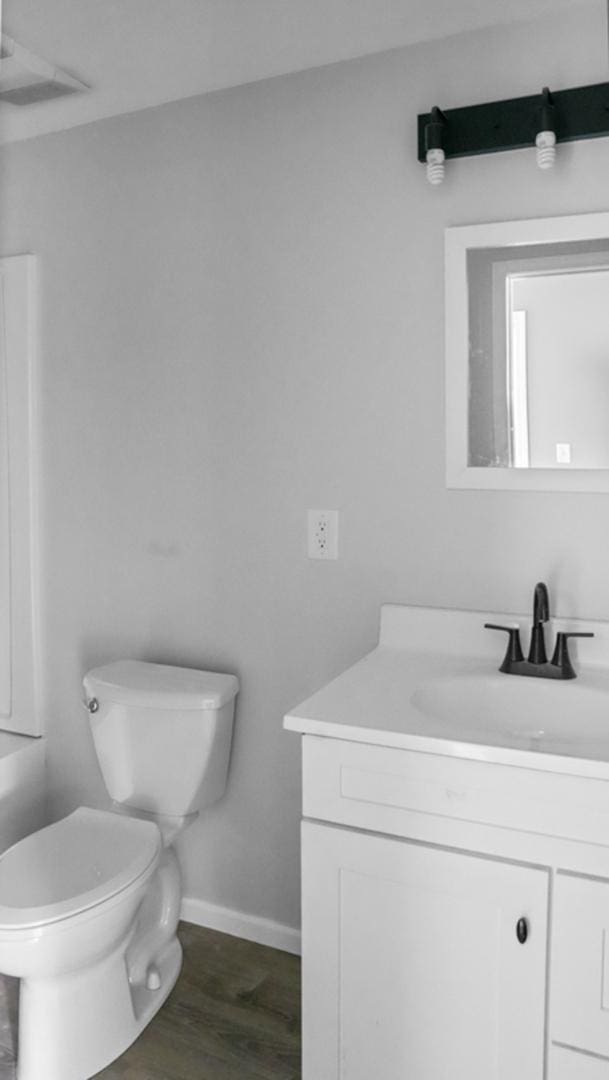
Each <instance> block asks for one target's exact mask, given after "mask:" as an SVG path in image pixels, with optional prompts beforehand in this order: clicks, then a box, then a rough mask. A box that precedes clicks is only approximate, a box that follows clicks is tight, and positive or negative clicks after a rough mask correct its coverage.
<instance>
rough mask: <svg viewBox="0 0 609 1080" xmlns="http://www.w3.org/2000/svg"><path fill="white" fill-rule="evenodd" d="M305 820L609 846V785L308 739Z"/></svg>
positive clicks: (394, 830) (305, 749)
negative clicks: (452, 828) (459, 827)
mask: <svg viewBox="0 0 609 1080" xmlns="http://www.w3.org/2000/svg"><path fill="white" fill-rule="evenodd" d="M303 772H304V797H303V813H304V816H305V817H311V818H318V819H320V820H322V821H333V822H336V823H337V824H342V825H353V826H355V827H358V828H364V829H372V830H374V831H378V832H385V833H393V834H395V835H397V836H408V835H409V833H411V831H412V830H411V823H412V815H413V814H416V815H427V816H428V817H430V816H433V817H435V818H436V820H437V818H438V817H439V818H443V819H445V820H447V819H452V820H453V821H462V822H470V823H475V824H482V825H498V826H500V827H503V828H509V829H517V830H519V831H520V832H525V833H536V834H541V835H547V836H553V837H559V838H563V839H568V840H584V841H587V842H589V843H599V844H604V845H606V844H607V838H608V837H609V782H607V781H604V780H592V779H584V778H582V777H576V776H567V775H564V774H561V773H544V772H541V771H538V770H535V769H523V768H516V767H515V766H510V765H496V764H493V765H488V764H486V763H485V762H483V761H469V760H467V759H463V758H459V757H446V756H443V755H441V754H428V753H419V752H416V751H412V750H396V749H391V748H387V747H383V746H370V745H368V744H364V743H350V742H346V741H342V740H340V739H326V738H321V737H318V736H315V735H306V736H305V737H304V739H303Z"/></svg>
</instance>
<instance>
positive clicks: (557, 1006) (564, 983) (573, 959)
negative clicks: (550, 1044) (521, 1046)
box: [550, 873, 609, 1076]
mask: <svg viewBox="0 0 609 1080" xmlns="http://www.w3.org/2000/svg"><path fill="white" fill-rule="evenodd" d="M551 979H552V986H551V1002H550V1016H551V1037H552V1039H553V1040H554V1041H555V1042H559V1043H566V1044H567V1046H574V1047H578V1048H580V1049H582V1050H587V1051H589V1052H590V1053H594V1054H602V1055H604V1056H605V1057H609V882H606V881H596V880H593V879H590V878H584V877H576V876H575V875H571V874H564V873H558V874H557V875H556V886H555V891H554V916H553V929H552V976H551ZM604 1068H605V1074H604V1075H605V1076H609V1061H608V1062H606V1063H605V1064H604ZM591 1075H596V1074H591Z"/></svg>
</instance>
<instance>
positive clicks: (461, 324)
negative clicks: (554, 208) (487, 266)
mask: <svg viewBox="0 0 609 1080" xmlns="http://www.w3.org/2000/svg"><path fill="white" fill-rule="evenodd" d="M603 238H609V213H600V214H575V215H570V216H568V217H554V218H531V219H529V220H525V221H502V222H497V223H493V224H487V225H459V226H453V227H451V228H448V229H447V230H446V242H445V304H446V307H445V311H446V319H445V327H446V382H445V417H446V485H447V487H449V488H482V489H487V490H505V491H592V492H605V491H607V492H609V469H571V468H568V469H560V468H558V469H515V468H507V467H506V468H498V467H495V466H485V467H479V466H470V465H468V424H469V413H468V410H469V329H468V313H469V300H468V286H467V252H468V251H471V250H472V248H487V247H514V249H516V248H517V247H519V246H521V245H526V244H543V243H561V242H565V241H578V240H598V239H603ZM607 423H609V417H607Z"/></svg>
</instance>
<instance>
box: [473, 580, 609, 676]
mask: <svg viewBox="0 0 609 1080" xmlns="http://www.w3.org/2000/svg"><path fill="white" fill-rule="evenodd" d="M549 618H550V600H549V597H548V587H547V585H545V584H544V582H543V581H538V582H537V585H536V586H535V592H534V594H533V626H532V628H531V641H530V644H529V655H528V657H527V659H526V660H525V658H524V656H523V653H522V648H521V646H520V630H519V627H518V626H517V625H516V624H514V625H513V626H498V625H497V624H496V623H485V624H484V625H485V626H486V627H487V628H488V629H489V630H505V631H506V632H507V633H508V634H509V640H508V647H507V652H506V654H505V657H504V658H503V663H502V664H501V667H500V668H499V671H503V672H504V673H505V674H506V675H529V676H533V677H534V678H538V679H575V678H576V673H575V670H574V668H573V664H572V663H571V658H570V656H569V649H568V639H569V638H570V637H594V634H591V633H583V632H581V631H580V632H573V633H571V632H570V631H569V632H567V631H562V630H561V631H559V633H558V634H557V635H556V645H555V648H554V654H553V656H552V659H551V661H550V662H549V663H548V657H547V654H546V643H545V635H544V628H543V624H544V623H546V622H548V620H549Z"/></svg>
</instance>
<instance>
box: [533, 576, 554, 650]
mask: <svg viewBox="0 0 609 1080" xmlns="http://www.w3.org/2000/svg"><path fill="white" fill-rule="evenodd" d="M549 618H550V599H549V596H548V587H547V585H546V584H545V583H544V582H543V581H538V582H537V585H536V586H535V592H534V594H533V629H532V630H531V644H530V646H529V663H530V664H546V663H547V661H548V657H547V654H546V644H545V640H544V632H543V624H544V623H545V622H547V621H548V619H549Z"/></svg>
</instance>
